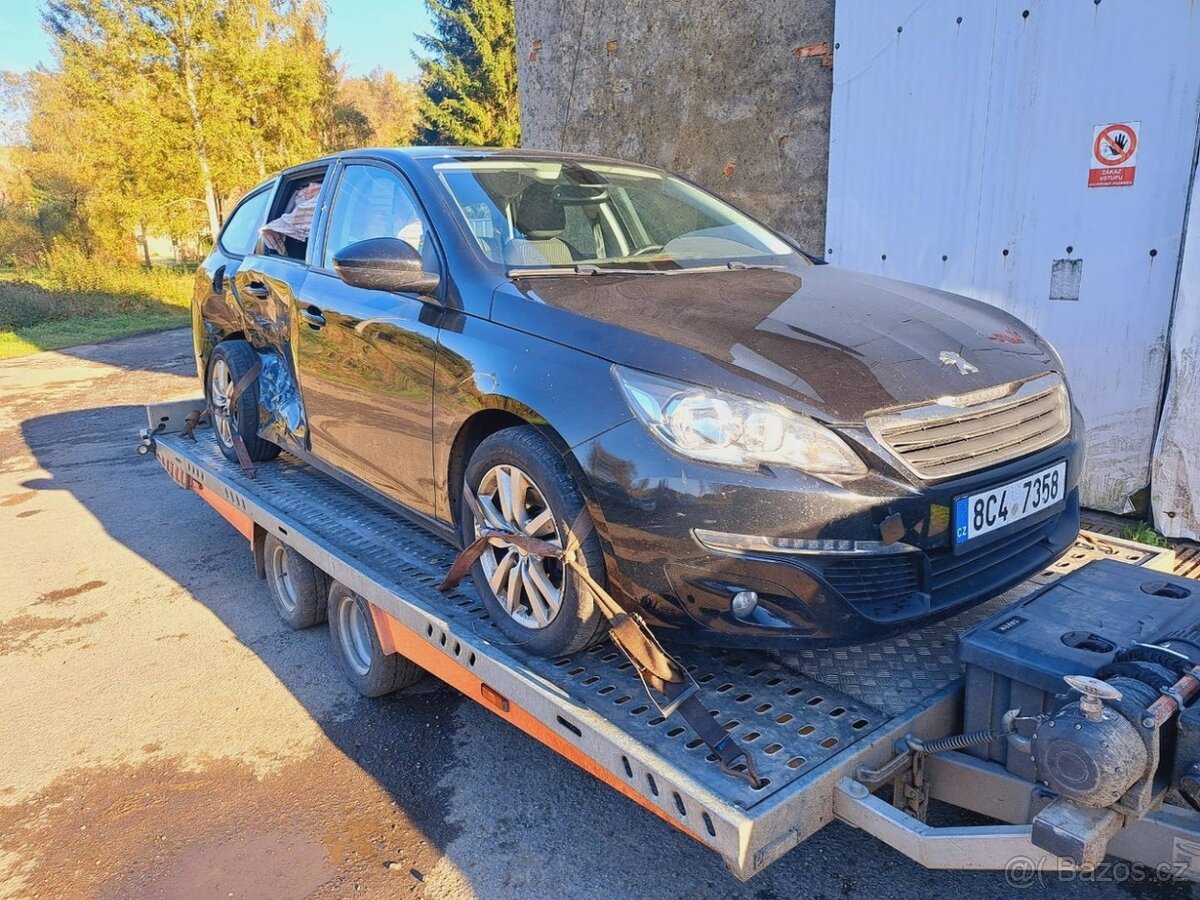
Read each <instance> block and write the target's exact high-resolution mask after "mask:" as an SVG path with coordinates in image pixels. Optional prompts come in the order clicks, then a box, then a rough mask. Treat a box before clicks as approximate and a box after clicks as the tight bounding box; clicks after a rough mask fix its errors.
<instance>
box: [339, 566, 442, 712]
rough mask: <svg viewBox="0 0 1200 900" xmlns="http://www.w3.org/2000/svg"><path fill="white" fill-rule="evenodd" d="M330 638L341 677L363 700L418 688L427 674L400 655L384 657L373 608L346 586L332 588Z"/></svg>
mask: <svg viewBox="0 0 1200 900" xmlns="http://www.w3.org/2000/svg"><path fill="white" fill-rule="evenodd" d="M328 610H329V637H330V639H331V640H332V642H333V653H334V655H335V656H336V657H337V660H338V665H339V666H341V669H342V674H343V675H345V676H346V680H347V681H349V682H350V684H351V686H352V687H353V688H354V689H355V690H356V691H358V692H359V693H360V694H362V695H363V696H364V697H383V696H385V695H386V694H391V693H393V692H394V691H398V690H400V689H401V688H406V687H408V686H409V685H411V684H415V683H416V682H418V681H420V680H421V679H422V678H424V677H425V670H424V669H422V668H421V667H420V666H418V665H417V664H416V663H414V662H412V661H410V660H408V659H405V658H404V657H403V656H401V655H400V654H398V653H384V652H383V647H382V646H381V645H380V643H379V635H378V633H376V631H375V619H374V617H373V616H372V615H371V604H370V603H368V602H367V601H366V600H365V599H364V598H362V597H360V596H359V595H358V594H356V593H354V591H352V590H350V589H349V588H348V587H346V586H345V585H344V584H341V583H340V582H337V581H334V582H333V584H332V585H330V588H329V603H328Z"/></svg>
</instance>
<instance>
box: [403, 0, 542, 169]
mask: <svg viewBox="0 0 1200 900" xmlns="http://www.w3.org/2000/svg"><path fill="white" fill-rule="evenodd" d="M425 3H426V6H427V7H428V8H429V12H430V15H431V17H432V19H433V27H434V33H433V34H431V35H421V36H419V37H418V40H419V41H420V43H421V46H422V47H424V48H425V50H426V51H427V52H428V53H429V56H427V57H422V56H418V57H417V61H418V63H419V65H420V67H421V86H422V88H423V90H424V96H423V97H422V98H421V103H420V110H421V116H422V119H423V122H424V127H423V130H422V135H421V137H422V139H423V140H424V141H425V142H426V143H438V144H466V145H476V146H500V147H514V146H517V145H518V144H519V143H520V142H521V119H520V107H519V104H518V101H517V29H516V15H515V13H514V11H513V0H425Z"/></svg>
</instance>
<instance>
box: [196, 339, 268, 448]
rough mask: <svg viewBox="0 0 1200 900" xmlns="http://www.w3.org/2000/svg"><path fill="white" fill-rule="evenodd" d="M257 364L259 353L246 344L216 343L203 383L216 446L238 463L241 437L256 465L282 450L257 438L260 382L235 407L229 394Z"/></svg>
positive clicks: (246, 390) (244, 394)
mask: <svg viewBox="0 0 1200 900" xmlns="http://www.w3.org/2000/svg"><path fill="white" fill-rule="evenodd" d="M256 362H258V354H257V353H256V352H255V350H254V348H253V347H251V346H250V345H249V344H248V343H246V342H245V341H224V342H222V343H220V344H217V346H216V349H215V350H213V352H212V357H211V358H210V359H209V361H208V376H207V377H206V378H205V380H204V397H205V399H206V400H207V401H208V418H209V421H210V422H212V426H213V431H214V432H216V435H217V443H218V444H219V445H220V447H221V452H222V453H224V454H225V456H226V457H228V458H229V459H231V460H233V461H234V462H237V461H238V458H237V451H236V450H235V449H234V441H233V437H234V435H240V436H241V438H242V443H243V444H245V445H246V453H247V454H248V455H249V457H250V459H251V460H252V461H253V462H266V461H267V460H269V459H274V458H275V457H276V456H278V455H279V447H278V446H276V445H275V444H272V443H271V442H270V441H265V440H263V439H262V438H260V437H259V436H258V379H257V378H255V379H254V380H253V381H252V382H250V384H249V386H247V387H246V389H245V390H243V391H242V392H241V394H239V395H238V397H237V401H236V402H235V403H234V405H233V407H232V408H231V407H230V406H229V393H230V392H231V391H232V390H233V387H234V386H235V385H236V384H237V383H238V381H240V380H241V378H242V376H243V375H245V374H246V373H247V372H249V371H250V370H251V369H252V368H253V367H254V364H255V363H256Z"/></svg>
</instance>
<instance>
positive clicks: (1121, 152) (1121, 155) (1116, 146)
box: [1092, 125, 1137, 166]
mask: <svg viewBox="0 0 1200 900" xmlns="http://www.w3.org/2000/svg"><path fill="white" fill-rule="evenodd" d="M1136 150H1137V134H1136V133H1135V132H1134V130H1133V129H1132V128H1130V127H1129V126H1128V125H1106V126H1104V127H1103V128H1101V129H1100V133H1099V134H1098V135H1096V143H1095V145H1094V146H1093V147H1092V155H1093V156H1095V157H1096V161H1097V162H1098V163H1100V164H1101V165H1102V166H1122V165H1124V164H1125V163H1127V162H1128V161H1129V159H1130V157H1132V156H1133V154H1134V152H1135V151H1136Z"/></svg>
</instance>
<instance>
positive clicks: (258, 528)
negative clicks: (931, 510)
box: [150, 402, 1169, 879]
mask: <svg viewBox="0 0 1200 900" xmlns="http://www.w3.org/2000/svg"><path fill="white" fill-rule="evenodd" d="M195 405H196V404H195V402H192V403H182V404H169V405H165V406H162V407H155V408H152V409H151V410H150V423H151V427H152V428H159V429H160V431H159V433H158V434H156V435H155V448H154V449H155V452H156V455H157V457H158V459H159V461H160V463H161V464H162V465H163V466H164V467H165V468H166V469H167V471H168V472H169V473H170V474H171V475H172V477H173V478H174V479H175V480H176V481H177V482H179V483H180V484H182V485H184V486H186V487H189V488H191V489H192V490H195V491H196V492H198V493H199V494H200V495H201V496H203V497H204V498H205V499H206V500H208V501H209V502H210V504H211V505H213V506H214V507H215V508H216V509H217V511H218V512H220V513H221V514H222V515H224V516H225V517H226V518H227V519H229V520H230V522H231V523H232V524H233V525H234V526H235V527H237V528H238V529H239V530H240V531H241V532H242V533H243V534H244V535H245V536H246V537H247V539H248V540H250V541H251V542H255V541H260V540H261V539H262V537H263V536H264V535H266V534H274V535H276V536H278V537H279V538H280V539H281V540H282V541H284V542H285V543H288V544H290V545H291V546H293V547H295V548H296V550H297V551H299V552H300V553H301V554H303V555H304V556H305V557H307V558H308V559H309V560H311V561H312V562H313V563H314V564H315V565H317V566H319V567H320V568H321V569H323V570H324V571H326V572H327V573H329V574H330V575H331V576H332V577H334V578H336V579H337V580H339V581H341V582H342V583H343V584H345V585H346V586H347V587H349V588H351V589H352V590H354V591H356V592H358V593H359V594H361V595H362V596H363V597H365V598H366V599H367V600H369V601H370V602H371V604H373V606H374V607H375V612H376V615H375V620H376V627H377V630H378V631H379V633H380V637H381V642H382V643H383V644H384V647H385V649H387V650H394V651H396V652H399V653H401V654H403V655H404V656H406V657H408V658H409V659H412V660H413V661H414V662H416V663H417V664H419V665H421V666H422V667H423V668H425V669H426V670H428V671H430V672H431V673H432V674H434V675H435V676H437V677H439V678H441V679H442V680H444V681H446V682H448V683H449V684H451V685H453V686H454V687H456V688H458V689H459V690H460V691H462V692H463V693H465V694H466V695H467V696H469V697H471V698H472V699H474V700H476V701H478V702H480V703H482V704H483V705H485V706H487V707H488V708H489V709H491V710H492V711H493V712H495V713H496V714H498V715H500V716H501V717H503V718H505V719H507V720H508V721H510V722H512V723H513V724H515V725H517V726H518V727H520V728H522V729H523V730H524V731H526V732H527V733H529V734H530V735H531V736H533V737H535V738H536V739H538V740H540V741H542V742H543V743H545V744H547V745H549V746H550V747H551V748H552V749H554V750H556V751H557V752H559V753H561V754H562V755H564V756H566V757H567V758H569V759H570V760H571V761H573V762H575V763H576V764H578V765H580V766H582V767H583V768H585V769H586V770H588V771H589V772H591V773H592V774H593V775H595V776H596V777H598V778H600V779H602V780H603V781H605V782H607V783H608V784H609V785H611V786H612V787H614V788H616V789H618V790H620V791H621V792H622V793H624V794H625V795H626V796H628V797H630V798H631V799H633V800H635V801H636V802H638V803H639V804H641V805H642V806H643V807H646V808H647V809H649V810H651V811H652V812H654V813H655V814H657V815H659V816H660V817H661V818H663V819H665V820H666V821H668V822H669V823H670V824H672V825H674V826H675V827H677V828H679V829H680V830H682V831H684V832H686V833H687V834H689V835H691V836H692V837H693V838H695V839H696V840H698V841H700V842H701V843H703V844H705V845H707V846H708V847H710V848H711V849H713V850H715V851H716V852H717V853H719V854H720V855H721V856H722V857H723V858H724V860H725V862H726V864H727V865H728V866H729V868H730V870H731V871H732V872H733V873H734V874H735V875H737V876H738V877H740V878H743V879H744V878H749V877H750V876H752V875H753V874H755V873H756V872H758V871H760V870H761V869H762V868H764V867H765V866H767V865H769V864H770V863H771V862H773V861H774V860H775V859H777V858H778V857H779V856H781V855H782V854H783V853H785V852H787V851H788V850H789V849H791V848H792V847H794V846H795V845H796V844H797V843H799V842H800V841H802V840H804V839H805V838H806V837H808V836H809V835H811V834H812V833H813V832H815V831H817V830H818V829H819V828H821V827H822V826H823V825H825V824H826V823H828V822H829V821H830V820H831V819H832V818H833V817H834V790H835V786H836V785H837V783H838V780H839V779H840V778H841V777H843V776H847V775H850V776H852V775H853V774H854V772H855V769H856V767H857V766H859V765H868V766H873V765H878V764H880V763H882V762H884V761H885V760H886V759H887V758H888V757H889V756H890V755H891V752H892V745H893V743H894V741H895V740H896V738H898V737H900V736H901V735H903V734H904V733H906V732H908V731H913V732H916V733H919V734H922V735H927V736H939V735H944V734H947V733H950V732H951V731H952V730H954V729H955V728H956V727H957V723H958V722H959V721H960V717H959V710H960V703H961V684H960V680H961V679H960V676H961V669H960V666H959V664H958V661H957V659H956V653H955V650H956V643H957V636H958V635H959V634H960V633H962V632H963V631H964V630H965V629H966V628H968V627H969V626H970V625H972V624H973V623H975V622H977V621H979V620H980V619H982V618H984V617H986V616H988V615H990V614H991V613H993V612H995V611H996V610H997V609H999V608H1000V607H1002V606H1004V605H1007V604H1009V603H1012V602H1014V601H1016V600H1018V599H1020V598H1022V597H1024V596H1026V595H1027V594H1029V593H1030V592H1031V591H1033V590H1036V589H1037V587H1038V586H1039V583H1045V582H1046V581H1047V580H1050V579H1053V578H1054V577H1056V576H1057V575H1059V574H1063V573H1065V572H1067V571H1070V570H1072V569H1074V568H1077V567H1078V566H1079V565H1082V564H1084V563H1086V562H1087V561H1089V560H1090V559H1093V558H1096V557H1097V556H1099V555H1106V556H1111V555H1117V556H1118V557H1120V558H1124V559H1125V560H1126V561H1128V562H1131V563H1135V564H1156V563H1157V565H1162V561H1161V560H1158V561H1156V560H1155V559H1154V558H1153V554H1152V553H1149V552H1148V551H1147V550H1146V548H1142V547H1139V546H1138V545H1133V544H1128V543H1126V542H1121V541H1114V540H1113V539H1110V538H1100V537H1099V536H1096V537H1090V536H1088V535H1086V534H1085V535H1083V536H1082V537H1081V540H1080V542H1079V544H1078V545H1077V546H1076V548H1075V549H1074V550H1073V551H1072V552H1071V553H1068V554H1067V556H1066V557H1064V558H1063V559H1062V560H1060V561H1059V563H1057V564H1056V565H1055V566H1054V567H1052V569H1051V570H1049V571H1047V572H1045V573H1042V574H1041V575H1039V576H1038V577H1037V578H1036V579H1034V580H1031V581H1027V582H1024V583H1022V584H1021V585H1019V586H1017V587H1016V588H1014V589H1012V590H1010V591H1008V592H1007V593H1005V594H1003V595H1001V596H999V597H997V598H995V599H993V600H991V601H989V602H987V603H984V604H982V605H980V606H978V607H976V608H975V609H973V610H970V611H969V612H966V613H964V614H961V615H959V616H957V617H955V618H952V619H949V620H946V621H944V622H940V623H937V624H934V625H931V626H928V627H926V628H922V629H920V630H917V631H914V632H911V633H908V634H905V635H903V636H901V637H897V638H893V639H891V640H887V641H881V642H878V643H874V644H870V645H864V646H857V647H843V648H837V649H830V650H818V651H806V652H804V653H801V654H799V655H798V656H797V657H793V658H790V659H789V660H788V662H787V664H784V662H782V661H781V660H780V659H778V658H776V657H775V656H773V655H771V654H766V653H761V652H756V651H734V650H702V649H696V648H690V647H674V648H672V649H673V651H674V652H675V653H676V655H677V657H678V658H679V659H680V660H681V661H682V662H683V663H684V664H685V665H686V667H687V668H688V669H689V671H690V672H691V673H692V675H693V677H694V678H695V680H696V681H697V682H698V684H699V686H700V691H701V694H702V697H703V699H704V701H705V703H706V704H707V706H708V708H709V709H710V710H711V711H713V714H714V715H715V716H716V717H717V719H718V720H719V721H720V722H721V724H722V725H723V726H724V727H725V728H726V729H727V730H728V731H730V732H731V733H732V734H733V736H734V737H735V738H736V739H737V740H738V741H739V742H740V743H741V744H742V745H743V746H744V747H746V748H747V749H748V750H750V751H751V752H752V753H753V754H754V756H755V760H756V762H757V764H758V769H759V774H760V776H761V777H762V779H763V781H764V784H763V786H762V787H761V788H760V789H757V790H755V789H752V788H751V787H750V786H749V784H747V783H746V782H745V781H743V780H741V779H739V778H735V777H731V776H729V775H726V774H724V773H723V772H722V771H721V770H720V768H719V767H718V765H717V764H716V763H715V762H714V761H713V759H714V758H713V757H710V756H709V754H708V750H707V748H706V747H705V745H704V744H703V743H702V742H701V741H700V740H699V739H698V738H697V736H696V735H695V733H694V732H692V731H691V729H689V728H688V727H686V725H685V723H684V722H683V721H682V719H679V718H678V717H671V718H668V719H663V718H662V717H661V716H659V714H658V710H657V708H656V707H655V705H654V704H653V703H652V702H651V701H650V699H649V698H648V697H647V696H646V693H645V691H644V689H643V688H642V686H641V683H640V682H639V681H638V679H637V677H636V675H634V674H633V673H632V672H631V671H630V663H629V662H628V661H627V660H626V659H625V657H624V656H623V655H622V654H621V653H620V652H619V651H618V650H617V649H616V648H615V647H613V646H612V645H611V644H608V643H605V644H603V645H600V646H598V647H593V648H590V649H589V650H586V651H583V652H580V653H577V654H574V655H572V656H569V657H562V658H559V659H544V658H540V657H537V656H533V655H531V654H528V653H525V652H523V651H522V650H521V648H520V647H519V646H514V645H512V644H511V643H509V642H507V640H506V639H505V638H504V636H503V635H502V634H501V633H500V631H499V630H498V629H496V628H495V627H494V626H493V625H492V624H491V622H490V620H489V618H488V616H487V613H486V612H485V611H484V609H483V606H482V604H481V603H480V602H479V599H478V597H477V596H476V594H475V592H474V589H473V588H472V587H471V586H470V584H469V582H466V583H464V584H463V585H462V586H460V587H459V588H457V589H455V590H453V591H450V592H448V593H442V592H440V591H439V590H438V589H437V585H438V584H439V583H440V582H441V580H442V578H443V577H444V576H445V573H446V571H447V570H448V568H449V567H450V564H451V563H452V562H453V560H454V558H455V557H456V555H457V551H456V549H455V548H454V547H453V546H451V545H450V544H449V543H446V542H445V541H444V540H442V539H440V538H439V537H437V536H435V535H434V534H432V533H431V532H430V531H428V530H426V529H425V528H423V527H421V526H420V525H418V524H416V523H414V522H413V521H410V520H409V519H408V518H406V517H405V516H403V515H400V514H398V513H397V512H395V511H393V510H391V509H389V508H387V507H385V506H384V505H382V504H380V503H377V502H375V501H373V500H371V499H369V498H367V497H365V496H363V495H362V494H360V493H358V492H357V491H355V490H353V489H351V488H349V487H347V486H346V485H344V484H342V483H341V482H339V481H338V480H336V479H334V478H332V477H330V476H328V475H325V474H323V473H322V472H320V471H318V470H316V469H314V468H313V467H311V466H308V465H305V464H304V463H301V462H299V461H297V460H296V459H294V458H292V457H290V456H288V455H287V454H284V455H282V456H281V457H280V458H279V459H278V460H276V461H273V462H270V463H266V464H263V465H260V466H258V467H257V468H255V469H253V470H251V471H246V470H243V469H242V468H240V467H239V466H238V465H237V464H236V463H233V462H230V461H229V460H227V459H226V458H225V457H224V456H223V455H222V454H221V452H220V450H219V448H218V446H217V444H216V441H215V440H214V439H213V437H212V434H211V432H209V431H207V430H204V429H201V430H200V431H197V433H196V440H192V439H189V438H185V437H183V436H181V435H179V434H178V433H172V432H177V431H178V429H179V428H180V427H181V426H182V424H183V415H184V414H185V413H186V411H187V410H189V409H192V408H194V407H195ZM1167 565H1168V568H1169V563H1167Z"/></svg>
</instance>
